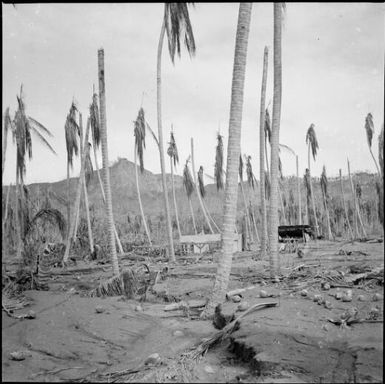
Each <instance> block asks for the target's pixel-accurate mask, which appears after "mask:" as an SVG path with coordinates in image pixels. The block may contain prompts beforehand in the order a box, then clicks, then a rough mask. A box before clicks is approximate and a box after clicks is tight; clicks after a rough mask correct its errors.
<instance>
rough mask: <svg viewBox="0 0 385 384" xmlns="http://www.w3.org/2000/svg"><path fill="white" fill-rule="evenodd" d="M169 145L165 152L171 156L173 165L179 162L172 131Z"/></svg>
mask: <svg viewBox="0 0 385 384" xmlns="http://www.w3.org/2000/svg"><path fill="white" fill-rule="evenodd" d="M168 144H169V147H168V149H167V154H168V155H169V156H170V157H171V159H172V160H173V161H174V166H176V164H177V163H178V164H179V155H178V148H177V146H176V142H175V137H174V132H173V131H171V132H170V142H169V143H168Z"/></svg>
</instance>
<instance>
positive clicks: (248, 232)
mask: <svg viewBox="0 0 385 384" xmlns="http://www.w3.org/2000/svg"><path fill="white" fill-rule="evenodd" d="M239 184H240V185H241V192H242V198H243V203H244V205H245V214H246V231H247V232H246V233H247V236H248V237H249V238H250V241H251V242H253V243H254V237H253V233H252V232H251V224H250V218H249V213H248V212H249V210H248V208H247V203H246V196H245V191H244V189H243V182H242V180H241V181H240V182H239Z"/></svg>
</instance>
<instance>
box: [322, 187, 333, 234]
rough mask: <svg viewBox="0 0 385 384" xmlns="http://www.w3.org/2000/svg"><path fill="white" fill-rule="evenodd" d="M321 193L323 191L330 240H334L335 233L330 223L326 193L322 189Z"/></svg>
mask: <svg viewBox="0 0 385 384" xmlns="http://www.w3.org/2000/svg"><path fill="white" fill-rule="evenodd" d="M321 193H322V199H323V203H324V209H325V213H326V221H327V227H328V240H333V234H332V229H331V225H330V216H329V210H328V206H327V201H326V196H325V195H324V193H323V192H322V191H321Z"/></svg>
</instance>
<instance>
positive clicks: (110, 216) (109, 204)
mask: <svg viewBox="0 0 385 384" xmlns="http://www.w3.org/2000/svg"><path fill="white" fill-rule="evenodd" d="M98 73H99V100H100V131H101V132H100V136H101V143H102V158H103V171H104V172H103V176H104V192H105V194H106V214H107V220H108V239H109V248H110V249H109V250H110V252H111V261H112V269H113V271H114V275H115V276H118V275H119V262H118V256H117V254H116V246H115V232H114V227H115V226H114V216H113V212H112V197H111V186H110V169H109V168H108V167H109V164H108V147H107V122H106V94H105V91H106V89H105V82H104V76H105V71H104V50H103V49H99V51H98Z"/></svg>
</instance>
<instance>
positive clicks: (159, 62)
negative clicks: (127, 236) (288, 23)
mask: <svg viewBox="0 0 385 384" xmlns="http://www.w3.org/2000/svg"><path fill="white" fill-rule="evenodd" d="M165 32H166V24H165V20H164V18H163V22H162V29H161V31H160V37H159V44H158V56H157V68H156V80H157V82H156V84H157V88H156V90H157V115H158V116H157V117H158V141H159V155H160V168H161V171H162V187H163V198H164V208H165V210H166V226H167V236H168V246H169V258H170V260H171V261H172V262H175V252H174V242H173V238H172V227H171V216H170V206H169V203H168V196H167V183H166V167H165V164H164V150H163V129H162V89H161V85H162V84H161V81H162V77H161V70H162V48H163V40H164V34H165Z"/></svg>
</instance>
